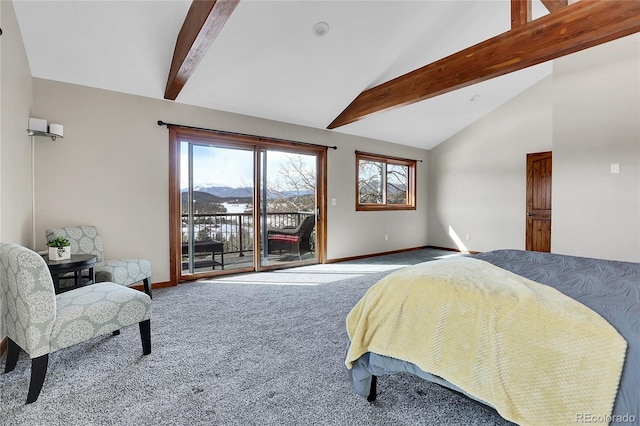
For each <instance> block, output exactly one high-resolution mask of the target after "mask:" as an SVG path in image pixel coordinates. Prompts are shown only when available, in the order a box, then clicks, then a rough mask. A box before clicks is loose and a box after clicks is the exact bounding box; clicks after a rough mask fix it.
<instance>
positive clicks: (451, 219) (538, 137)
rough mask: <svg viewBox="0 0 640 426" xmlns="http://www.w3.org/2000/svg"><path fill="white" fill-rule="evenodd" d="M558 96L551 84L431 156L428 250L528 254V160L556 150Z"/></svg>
mask: <svg viewBox="0 0 640 426" xmlns="http://www.w3.org/2000/svg"><path fill="white" fill-rule="evenodd" d="M551 90H552V88H551V81H550V78H547V79H545V80H543V81H541V82H540V83H538V84H536V85H535V86H533V87H532V88H531V89H529V90H527V91H526V92H524V93H522V94H521V95H519V96H517V97H516V98H514V99H513V100H511V101H510V102H508V103H506V104H505V105H503V106H501V107H500V108H498V109H497V110H495V111H494V112H492V113H490V114H489V115H487V116H486V117H484V118H482V119H481V120H479V121H477V122H476V123H474V124H472V125H471V126H469V127H467V128H466V129H464V130H463V131H461V132H460V133H458V134H456V135H455V136H453V137H452V138H450V139H449V140H447V141H446V142H444V143H442V144H440V145H438V146H437V147H435V148H434V149H432V150H431V152H430V155H429V180H428V184H429V218H428V221H429V244H431V245H435V246H440V247H450V248H458V249H461V250H463V249H465V248H466V249H468V250H473V251H487V250H492V249H495V248H520V249H522V248H524V242H525V199H526V194H525V190H526V185H525V184H526V182H525V169H526V155H527V153H530V152H541V151H549V150H551V146H552V141H551V139H552V127H551V121H552V105H551V99H550V97H549V94H550V93H551ZM452 232H453V233H455V234H456V235H457V236H458V237H459V238H460V240H461V241H456V239H455V237H454V236H453V234H452ZM467 235H468V236H469V239H468V240H467V238H466V237H467Z"/></svg>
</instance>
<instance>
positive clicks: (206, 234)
mask: <svg viewBox="0 0 640 426" xmlns="http://www.w3.org/2000/svg"><path fill="white" fill-rule="evenodd" d="M180 164H181V169H180V171H181V175H180V205H181V207H180V214H181V255H182V259H181V275H183V276H184V275H191V274H196V273H199V272H200V273H201V272H208V271H215V270H220V271H222V270H225V269H226V270H233V269H244V268H247V267H252V266H253V259H252V256H251V253H252V252H253V234H254V233H253V205H254V197H253V193H254V190H253V188H254V186H253V180H254V179H253V176H254V173H253V150H248V149H242V148H231V147H226V146H215V145H202V144H199V143H193V142H189V141H182V142H181V144H180ZM247 253H248V254H249V256H247ZM225 255H226V258H227V259H226V260H227V261H226V262H225ZM232 260H233V261H232Z"/></svg>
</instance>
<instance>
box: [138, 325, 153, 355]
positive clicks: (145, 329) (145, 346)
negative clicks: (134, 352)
mask: <svg viewBox="0 0 640 426" xmlns="http://www.w3.org/2000/svg"><path fill="white" fill-rule="evenodd" d="M138 326H139V327H140V339H141V340H142V353H143V354H144V355H149V354H150V353H151V320H146V321H140V322H139V323H138Z"/></svg>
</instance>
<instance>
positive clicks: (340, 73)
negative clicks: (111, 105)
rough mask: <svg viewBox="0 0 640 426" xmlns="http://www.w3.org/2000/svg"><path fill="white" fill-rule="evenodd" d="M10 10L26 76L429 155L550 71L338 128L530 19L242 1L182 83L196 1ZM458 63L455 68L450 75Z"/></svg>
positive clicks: (465, 8)
mask: <svg viewBox="0 0 640 426" xmlns="http://www.w3.org/2000/svg"><path fill="white" fill-rule="evenodd" d="M219 1H220V0H219ZM542 1H544V3H545V4H546V7H545V5H543V3H542ZM542 1H539V0H532V3H531V5H532V13H531V19H536V18H540V17H543V16H545V15H547V14H548V13H549V10H554V9H555V8H558V9H561V8H562V7H564V5H565V4H566V3H565V2H563V0H542ZM523 3H524V4H526V1H525V2H523ZM14 6H15V10H16V14H17V17H18V22H19V25H20V29H21V32H22V36H23V40H24V43H25V48H26V51H27V56H28V59H29V63H30V66H31V72H32V75H33V76H34V77H38V78H44V79H51V80H58V81H63V82H69V83H74V84H80V85H85V86H91V87H97V88H102V89H107V90H114V91H118V92H124V93H130V94H135V95H141V96H147V97H151V98H157V99H164V98H165V97H167V98H168V99H173V98H175V101H174V102H178V103H184V104H189V105H197V106H202V107H206V108H212V109H216V110H222V111H229V112H233V113H238V114H244V115H249V116H255V117H261V118H266V119H270V120H276V121H281V122H286V123H292V124H298V125H303V126H309V127H314V128H319V129H326V128H327V127H328V126H331V127H332V128H333V130H330V131H332V132H341V133H347V134H353V135H359V136H364V137H369V138H373V139H380V140H385V141H389V142H394V143H400V144H405V145H410V146H416V147H421V148H425V149H430V148H432V147H434V146H436V145H437V144H439V143H441V142H443V141H444V140H446V139H447V138H448V137H450V136H452V135H453V134H455V133H456V132H458V131H460V130H462V129H463V128H465V127H466V126H468V125H470V124H471V123H473V122H474V121H476V120H478V119H479V118H480V117H482V116H484V115H486V114H487V113H489V112H490V111H492V110H493V109H495V108H497V107H498V106H500V105H502V104H503V103H505V102H506V101H508V100H509V99H511V98H513V97H514V96H516V95H518V94H519V93H521V92H522V91H524V90H526V89H527V88H529V87H530V86H532V85H533V84H535V83H537V82H538V81H540V80H541V79H543V78H544V77H546V76H548V75H549V74H550V72H551V62H544V63H541V64H538V65H534V66H530V67H527V68H525V69H522V70H519V71H515V72H511V73H509V74H506V75H502V76H499V77H496V78H492V79H489V80H486V81H482V82H479V83H475V84H471V85H466V86H465V84H468V82H467V83H465V84H460V85H459V86H460V87H461V88H457V90H453V91H445V92H444V94H439V95H438V96H433V97H432V95H433V94H432V95H430V96H427V97H424V96H423V97H422V98H420V99H417V97H418V96H419V95H417V94H415V95H414V94H413V93H409V95H408V96H409V101H406V100H405V101H397V103H396V105H404V106H402V107H400V108H392V109H385V108H384V107H383V108H378V109H377V110H374V111H373V112H374V113H373V114H370V115H369V113H370V112H371V111H370V110H369V109H370V108H371V104H367V105H365V106H364V107H365V110H366V114H360V116H358V117H356V119H355V120H351V118H353V117H347V118H349V119H348V120H344V122H342V123H337V125H335V124H336V122H334V120H336V117H338V116H339V115H340V114H341V113H342V112H343V110H345V108H346V107H347V106H349V105H350V104H351V103H352V101H354V99H356V98H358V97H359V95H360V94H361V93H362V92H364V91H367V89H372V88H375V86H378V85H380V84H382V83H385V82H387V81H389V80H392V79H395V78H397V77H399V76H402V75H404V74H406V73H409V72H410V71H413V70H416V69H419V68H420V67H423V66H425V65H427V64H431V63H433V62H435V61H438V60H440V59H442V58H444V57H447V56H449V55H452V54H454V53H456V52H459V51H462V50H463V49H466V48H468V47H469V46H473V45H476V44H478V43H480V42H483V41H485V40H487V39H490V38H492V37H495V36H498V35H499V34H501V33H504V32H506V31H508V30H510V29H511V28H512V19H515V20H516V21H517V20H518V19H520V20H522V22H520V23H525V22H526V17H524V18H523V16H524V15H525V14H526V11H523V10H520V11H517V12H515V13H514V14H513V15H512V11H511V7H512V6H511V2H510V1H509V0H469V1H465V0H456V1H453V0H450V1H428V0H423V1H398V0H390V1H357V0H354V1H306V0H297V1H274V0H241V1H239V2H238V3H237V6H236V7H235V9H233V8H232V13H231V11H229V12H230V13H228V14H227V15H228V19H227V21H226V22H225V23H224V25H218V27H217V28H215V25H213V27H208V28H209V31H216V33H215V34H213V35H214V36H215V37H211V34H210V35H209V36H210V38H211V39H213V43H212V44H211V45H210V47H209V46H208V45H206V44H204V45H198V43H195V47H194V49H200V55H199V56H201V58H200V57H199V56H198V54H197V52H196V55H195V56H196V57H197V61H196V62H195V63H193V62H191V63H189V62H188V61H187V62H186V63H185V64H186V65H185V68H186V70H187V72H186V74H184V75H183V74H180V72H181V71H180V70H176V69H175V67H174V72H173V77H175V76H176V75H177V76H178V77H175V78H173V79H172V76H171V75H170V71H169V70H170V69H171V65H172V59H173V56H174V49H175V48H176V39H177V37H178V34H179V33H180V30H181V27H182V25H183V22H184V21H185V18H186V17H187V13H188V11H189V8H190V6H191V1H190V0H173V1H80V0H76V1H55V0H49V1H23V0H14ZM319 22H325V23H327V24H328V31H326V32H325V34H324V35H322V36H319V35H317V34H316V32H315V31H314V26H315V25H316V24H317V23H319ZM517 24H518V22H516V23H515V24H514V25H515V26H517ZM212 28H213V29H212ZM196 32H197V31H196ZM203 34H204V33H203ZM201 36H202V34H201ZM185 54H186V53H185ZM491 55H492V54H489V56H491ZM174 62H175V60H174ZM485 62H486V61H485ZM464 68H465V64H464V63H462V65H461V72H456V73H455V74H454V75H453V77H454V78H456V79H457V78H458V75H459V74H461V73H462V71H463V70H464ZM172 81H173V82H174V83H175V82H176V81H177V83H175V86H174V87H171V84H172ZM478 81H479V80H478ZM474 82H475V81H471V83H474ZM407 84H408V86H407V87H409V89H410V90H413V89H414V86H415V85H412V83H411V82H409V83H407ZM463 86H465V87H463ZM170 89H173V93H172V94H171V93H169V90H170ZM165 90H166V91H167V93H168V94H169V95H168V96H165V95H166V94H165ZM372 91H373V89H372ZM372 91H370V93H371V92H372ZM382 92H385V91H384V90H382ZM387 95H388V91H387V93H386V95H383V97H384V96H387ZM377 97H378V98H380V96H377ZM412 97H415V98H416V99H415V100H421V101H420V102H413V100H412V99H411V98H412ZM423 99H425V100H423ZM167 102H168V101H167ZM367 108H369V109H367ZM374 109H375V108H374ZM356 115H357V114H356ZM338 121H339V120H338ZM184 124H190V123H184ZM221 130H238V129H221Z"/></svg>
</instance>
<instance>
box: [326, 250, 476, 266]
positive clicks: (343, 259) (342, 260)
mask: <svg viewBox="0 0 640 426" xmlns="http://www.w3.org/2000/svg"><path fill="white" fill-rule="evenodd" d="M424 249H435V250H445V251H453V252H458V253H461V251H460V250H458V249H455V248H451V247H439V246H421V247H412V248H407V249H402V250H393V251H383V252H378V253H371V254H363V255H360V256H351V257H341V258H338V259H327V261H326V262H325V263H338V262H347V261H350V260H358V259H366V258H369V257H375V256H384V255H387V254H396V253H405V252H408V251H415V250H424ZM468 253H469V254H480V253H482V252H481V251H472V250H470V251H469V252H468Z"/></svg>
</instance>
